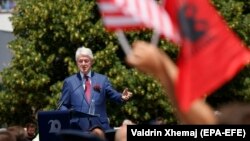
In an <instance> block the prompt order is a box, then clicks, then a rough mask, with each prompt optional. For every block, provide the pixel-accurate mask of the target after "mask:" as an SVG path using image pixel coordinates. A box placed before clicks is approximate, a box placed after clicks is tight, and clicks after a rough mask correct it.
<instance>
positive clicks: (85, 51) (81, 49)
mask: <svg viewBox="0 0 250 141" xmlns="http://www.w3.org/2000/svg"><path fill="white" fill-rule="evenodd" d="M82 55H85V56H88V57H89V58H91V59H92V60H93V59H94V57H93V53H92V50H91V49H89V48H86V47H84V46H82V47H79V48H78V49H77V50H76V56H75V59H76V60H77V58H78V57H80V56H82Z"/></svg>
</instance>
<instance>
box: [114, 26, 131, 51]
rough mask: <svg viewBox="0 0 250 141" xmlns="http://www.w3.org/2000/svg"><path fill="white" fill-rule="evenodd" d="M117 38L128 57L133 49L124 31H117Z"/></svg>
mask: <svg viewBox="0 0 250 141" xmlns="http://www.w3.org/2000/svg"><path fill="white" fill-rule="evenodd" d="M115 33H116V36H117V37H118V40H119V42H120V45H121V47H122V49H123V51H124V53H125V54H126V55H128V54H129V53H130V51H131V47H130V45H129V43H128V41H127V38H126V36H125V35H124V33H123V31H122V30H117V31H116V32H115Z"/></svg>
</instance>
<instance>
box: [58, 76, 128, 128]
mask: <svg viewBox="0 0 250 141" xmlns="http://www.w3.org/2000/svg"><path fill="white" fill-rule="evenodd" d="M90 79H91V99H94V100H95V114H98V115H100V116H98V117H94V118H79V117H74V118H72V119H71V121H70V124H71V128H74V129H81V130H83V131H88V130H90V129H91V128H94V127H96V126H98V127H101V128H102V129H103V130H109V129H111V127H110V125H109V120H108V115H107V111H106V100H107V98H108V99H110V100H111V101H113V102H115V103H118V104H121V103H123V100H122V98H121V97H122V94H121V93H119V92H117V91H116V90H115V89H114V88H113V87H112V85H111V83H110V81H109V80H108V78H107V76H105V75H102V74H99V73H95V72H92V73H91V78H90ZM83 83H84V82H83V80H82V78H81V75H80V73H76V74H74V75H72V76H69V77H68V78H66V79H65V80H64V84H63V88H62V96H61V98H60V100H59V103H62V105H61V106H60V108H59V110H75V111H79V112H83V113H88V110H89V106H90V104H89V103H88V102H87V100H86V97H85V93H84V87H83ZM97 85H98V86H100V87H99V88H100V89H99V90H96V89H94V87H95V86H97Z"/></svg>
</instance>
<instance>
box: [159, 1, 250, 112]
mask: <svg viewBox="0 0 250 141" xmlns="http://www.w3.org/2000/svg"><path fill="white" fill-rule="evenodd" d="M164 7H165V9H166V11H167V12H168V13H169V15H170V18H171V20H172V22H173V24H174V25H175V29H176V30H178V32H179V33H180V38H181V39H180V54H179V58H178V62H177V65H178V67H179V75H178V79H177V81H176V85H175V86H176V87H175V92H176V98H177V103H178V106H179V108H180V110H181V111H183V112H187V111H188V110H189V108H190V106H191V103H192V102H193V101H194V100H196V99H197V98H202V97H204V96H205V95H209V94H211V93H212V92H213V91H214V90H216V89H217V88H219V87H220V86H221V85H223V84H224V83H225V82H226V81H228V80H230V79H231V78H232V77H233V76H234V75H235V74H236V73H237V72H238V71H239V70H240V69H241V68H242V67H243V66H244V65H245V64H246V63H248V62H249V59H250V52H249V50H248V49H247V47H246V46H244V44H243V42H242V41H241V40H240V39H239V38H238V37H237V36H236V35H235V34H234V33H233V32H232V30H230V28H229V27H228V26H227V24H226V22H225V21H224V20H223V19H222V17H221V16H220V15H219V13H218V12H217V11H216V9H215V8H214V7H213V5H212V4H211V3H210V1H208V0H166V1H164Z"/></svg>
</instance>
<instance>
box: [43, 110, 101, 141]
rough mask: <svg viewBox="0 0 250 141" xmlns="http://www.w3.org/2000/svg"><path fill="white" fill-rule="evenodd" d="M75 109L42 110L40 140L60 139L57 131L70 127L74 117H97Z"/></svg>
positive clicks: (52, 140)
mask: <svg viewBox="0 0 250 141" xmlns="http://www.w3.org/2000/svg"><path fill="white" fill-rule="evenodd" d="M97 116H98V115H90V114H87V113H82V112H78V111H74V110H65V111H58V110H55V111H40V112H38V130H39V140H40V141H58V140H59V138H58V137H57V133H58V132H60V131H61V130H66V129H70V119H71V118H73V117H79V118H87V117H97Z"/></svg>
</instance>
